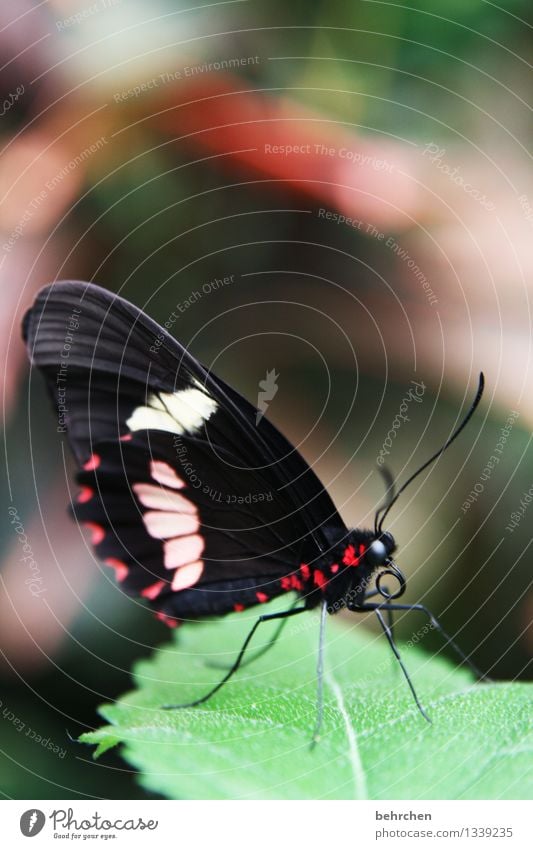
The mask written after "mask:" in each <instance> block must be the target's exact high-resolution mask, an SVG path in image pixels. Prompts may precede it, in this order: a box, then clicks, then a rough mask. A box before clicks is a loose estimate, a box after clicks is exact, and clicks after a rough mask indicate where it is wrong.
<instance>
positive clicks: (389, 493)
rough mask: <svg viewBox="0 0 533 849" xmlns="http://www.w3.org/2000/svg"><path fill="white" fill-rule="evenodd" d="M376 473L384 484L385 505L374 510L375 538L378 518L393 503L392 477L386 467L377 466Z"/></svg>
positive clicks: (393, 488)
mask: <svg viewBox="0 0 533 849" xmlns="http://www.w3.org/2000/svg"><path fill="white" fill-rule="evenodd" d="M378 471H379V473H380V475H381V477H382V478H383V482H384V484H385V503H384V504H382V505H381V507H378V509H377V510H376V515H375V516H374V532H375V534H376V536H377V535H378V533H379V531H378V525H379V517H380V515H381V513H383V511H384V510H388V509H389V507H390V505H391V503H392V501H394V490H395V484H394V477H393V474H392V472H391V470H390V469H389V467H388V466H378Z"/></svg>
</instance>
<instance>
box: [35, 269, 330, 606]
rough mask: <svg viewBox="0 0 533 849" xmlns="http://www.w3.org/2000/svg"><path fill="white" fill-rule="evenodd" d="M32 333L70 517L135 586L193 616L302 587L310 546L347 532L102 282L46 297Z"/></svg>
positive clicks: (282, 447)
mask: <svg viewBox="0 0 533 849" xmlns="http://www.w3.org/2000/svg"><path fill="white" fill-rule="evenodd" d="M23 332H24V338H25V340H26V344H27V346H28V351H29V354H30V357H31V359H32V362H33V363H34V364H35V365H36V366H38V368H39V369H40V370H41V372H42V373H43V374H44V376H45V379H46V382H47V385H48V389H49V391H50V394H51V395H52V398H53V401H54V404H55V407H56V412H57V415H58V422H59V428H58V429H59V430H63V431H64V432H65V433H66V435H67V437H68V440H69V443H70V445H71V447H72V449H73V452H74V455H75V457H76V459H77V462H78V464H79V466H80V474H79V482H80V484H81V491H80V494H79V496H78V502H77V504H76V505H75V507H74V512H75V515H76V516H77V518H78V519H79V520H80V521H82V522H85V523H87V524H88V525H90V527H91V529H92V533H93V543H94V546H95V550H96V552H97V554H98V556H99V557H101V558H102V559H103V560H104V561H106V562H107V563H108V564H109V565H111V566H113V567H114V568H115V570H116V574H117V578H118V579H119V580H120V581H121V582H122V584H123V586H124V588H125V590H126V591H127V592H129V593H131V594H140V595H142V596H144V597H145V598H147V599H148V600H149V602H150V603H151V604H152V606H153V607H154V608H155V609H156V610H158V611H160V613H161V614H162V616H164V617H168V616H170V617H178V618H196V617H199V616H204V615H208V614H211V613H223V612H227V611H229V610H232V609H234V608H235V606H237V608H238V609H240V608H241V607H242V606H249V605H250V604H257V603H259V602H262V601H266V600H268V599H269V598H272V597H273V596H274V595H278V594H279V593H281V592H284V591H286V590H288V589H297V590H298V589H301V590H303V589H304V583H305V578H306V574H305V573H304V575H303V576H302V575H299V574H298V569H299V567H300V563H301V558H302V552H305V554H306V557H309V555H311V556H313V555H314V554H316V556H319V555H320V553H321V552H323V551H325V550H326V549H327V548H328V536H327V533H326V531H325V528H326V527H327V526H330V527H331V526H334V527H336V528H339V529H344V524H343V523H342V520H341V518H340V516H339V515H338V513H337V511H336V509H335V507H334V505H333V502H332V501H331V499H330V498H329V496H328V495H327V493H326V491H325V490H324V488H323V486H322V484H321V483H320V481H319V480H318V478H317V477H316V475H315V474H314V472H313V471H312V469H311V468H310V467H309V466H308V464H307V463H306V462H305V460H304V459H303V458H302V456H301V455H300V454H299V453H298V451H297V450H296V449H295V448H294V447H293V446H292V445H291V444H290V443H289V442H288V441H287V440H286V439H285V438H284V437H283V436H282V435H281V433H280V432H279V431H278V430H277V429H276V428H275V427H274V426H273V425H272V424H271V423H270V422H269V421H268V420H267V419H266V418H265V417H264V416H263V417H260V418H259V421H258V411H257V409H256V408H255V407H254V406H253V405H252V404H250V403H249V402H248V401H246V400H245V399H244V398H243V397H242V396H240V395H239V394H238V393H237V392H236V391H235V390H233V389H231V387H229V386H227V385H226V384H225V383H224V382H223V381H222V380H220V379H219V378H217V377H216V376H215V375H213V374H212V373H210V372H208V371H207V370H206V369H205V368H204V366H202V365H201V364H200V363H199V362H198V361H197V360H196V359H195V358H194V357H192V356H191V354H189V352H188V351H186V350H185V349H184V348H183V347H182V346H181V345H180V344H179V343H178V342H177V341H176V340H175V339H173V337H171V336H170V335H169V334H168V333H166V331H165V330H163V328H161V327H160V326H159V325H158V324H157V323H156V322H154V321H152V320H151V319H150V318H149V317H148V316H147V315H146V314H145V313H144V312H143V311H142V310H139V309H138V308H137V307H134V306H133V305H132V304H130V303H128V302H127V301H125V300H124V299H122V298H119V297H118V296H116V295H114V294H112V293H110V292H108V291H107V290H104V289H101V288H100V287H98V286H95V285H93V284H89V283H81V282H75V281H67V282H61V283H56V284H54V285H53V286H50V287H47V288H46V289H44V290H43V291H42V292H41V293H40V294H39V295H38V297H37V300H36V302H35V304H34V306H33V307H32V309H31V310H29V312H28V313H27V314H26V317H25V320H24V329H23ZM257 422H258V423H257Z"/></svg>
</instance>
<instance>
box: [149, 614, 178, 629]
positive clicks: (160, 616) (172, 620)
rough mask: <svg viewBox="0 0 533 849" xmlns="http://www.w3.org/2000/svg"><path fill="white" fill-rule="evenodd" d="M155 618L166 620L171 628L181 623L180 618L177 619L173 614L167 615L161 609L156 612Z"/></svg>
mask: <svg viewBox="0 0 533 849" xmlns="http://www.w3.org/2000/svg"><path fill="white" fill-rule="evenodd" d="M155 618H156V619H159V621H160V622H164V623H165V625H168V627H169V628H177V627H178V625H179V624H180V620H179V619H175V618H174V617H173V616H167V614H166V613H162V612H161V611H160V610H159V611H158V612H157V613H156V614H155Z"/></svg>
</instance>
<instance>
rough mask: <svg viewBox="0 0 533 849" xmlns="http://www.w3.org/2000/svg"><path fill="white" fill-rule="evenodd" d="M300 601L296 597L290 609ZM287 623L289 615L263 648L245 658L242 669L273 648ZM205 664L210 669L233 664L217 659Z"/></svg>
mask: <svg viewBox="0 0 533 849" xmlns="http://www.w3.org/2000/svg"><path fill="white" fill-rule="evenodd" d="M298 601H299V599H296V601H295V602H294V604H293V605H291V607H290V610H292V609H293V608H294V607H296V605H297V604H298ZM286 624H287V617H285V619H282V620H281V622H280V623H279V625H278V627H277V628H276V630H275V631H274V633H273V634H272V636H271V638H270V640H269V641H268V642H267V643H265V645H264V646H263V648H261V649H258V650H257V651H256V652H254V653H253V654H252V655H251V656H250V657H247V658H246V660H243V661H242V662H241V667H240V668H241V669H242V668H243V667H244V666H249V665H250V663H254V661H256V660H258V659H259V658H260V657H263V655H264V654H266V653H267V651H268V650H269V649H271V648H272V647H273V646H274V645H275V644H276V643H277V641H278V640H279V638H280V637H281V634H282V633H283V629H284V628H285V625H286ZM205 665H206V666H208V667H209V668H210V669H231V664H227V663H217V661H216V660H207V661H206V663H205Z"/></svg>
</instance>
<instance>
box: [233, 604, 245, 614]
mask: <svg viewBox="0 0 533 849" xmlns="http://www.w3.org/2000/svg"><path fill="white" fill-rule="evenodd" d="M233 609H234V611H235V613H242V611H243V610H244V609H245V607H244V604H234V605H233Z"/></svg>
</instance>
